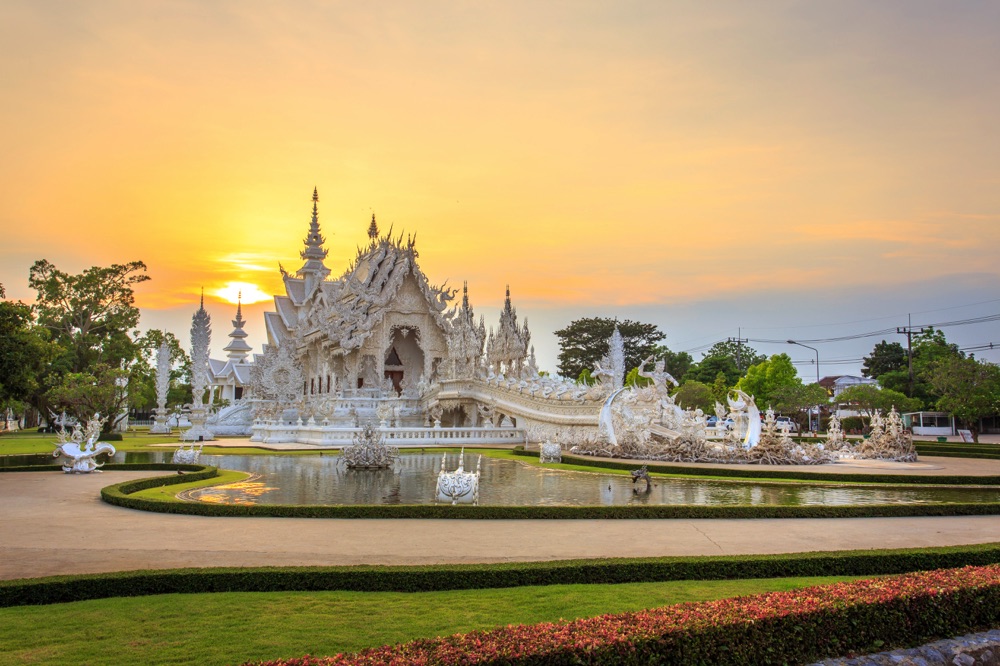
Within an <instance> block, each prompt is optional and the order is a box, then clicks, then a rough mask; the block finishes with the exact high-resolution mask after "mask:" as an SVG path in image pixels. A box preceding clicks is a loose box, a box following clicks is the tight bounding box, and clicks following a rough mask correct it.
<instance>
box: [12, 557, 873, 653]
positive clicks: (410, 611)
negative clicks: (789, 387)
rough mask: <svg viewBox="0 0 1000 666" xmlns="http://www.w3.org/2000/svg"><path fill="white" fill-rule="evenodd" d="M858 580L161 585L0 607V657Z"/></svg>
mask: <svg viewBox="0 0 1000 666" xmlns="http://www.w3.org/2000/svg"><path fill="white" fill-rule="evenodd" d="M842 580H854V578H847V577H838V578H834V577H822V578H778V579H754V580H735V581H679V582H669V583H630V584H623V585H554V586H547V587H522V588H508V589H494V590H461V591H450V592H419V593H395V592H273V593H270V592H267V593H219V594H183V595H178V594H169V595H162V596H152V597H141V598H135V599H132V598H115V599H100V600H95V601H83V602H76V603H70V604H57V605H51V606H38V607H19V608H5V609H0V664H187V663H192V662H197V663H199V664H239V663H241V662H243V661H248V660H261V659H275V658H278V657H294V656H301V655H304V654H313V655H331V654H335V653H337V652H347V651H350V652H353V651H356V650H360V649H362V648H365V647H373V646H378V645H385V644H391V643H397V642H401V641H407V640H412V639H415V638H432V637H435V636H440V635H450V634H454V633H464V632H468V631H472V630H474V629H487V628H490V627H496V626H502V625H506V624H525V623H535V622H543V621H551V620H558V619H560V618H563V619H572V618H578V617H591V616H595V615H601V614H604V613H618V612H623V611H629V610H640V609H644V608H655V607H658V606H665V605H669V604H675V603H682V602H686V601H705V600H710V599H722V598H727V597H732V596H742V595H746V594H756V593H759V592H767V591H776V590H788V589H794V588H798V587H806V586H810V585H819V584H823V583H829V582H836V581H842Z"/></svg>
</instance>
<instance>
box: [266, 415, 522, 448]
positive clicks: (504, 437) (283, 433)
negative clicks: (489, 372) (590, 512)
mask: <svg viewBox="0 0 1000 666" xmlns="http://www.w3.org/2000/svg"><path fill="white" fill-rule="evenodd" d="M360 432H361V428H337V427H332V426H322V425H305V424H304V425H297V424H289V423H281V422H280V421H256V422H254V425H253V435H252V436H251V437H250V441H251V442H261V443H265V444H280V443H292V442H295V443H299V444H312V445H315V446H335V447H342V446H348V445H350V444H351V443H352V442H353V441H354V436H355V435H356V434H357V433H360ZM379 432H381V433H382V436H383V437H384V439H385V442H386V444H391V445H393V446H464V445H466V444H520V443H523V442H524V441H525V436H526V435H525V431H524V430H522V429H520V428H470V427H462V428H440V427H438V428H422V427H399V428H388V427H386V428H379Z"/></svg>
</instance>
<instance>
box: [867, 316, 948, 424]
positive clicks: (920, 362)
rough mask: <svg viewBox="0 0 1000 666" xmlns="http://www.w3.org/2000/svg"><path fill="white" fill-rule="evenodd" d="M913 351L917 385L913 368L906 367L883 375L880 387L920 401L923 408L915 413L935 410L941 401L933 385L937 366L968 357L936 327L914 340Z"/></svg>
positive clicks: (929, 328) (880, 379)
mask: <svg viewBox="0 0 1000 666" xmlns="http://www.w3.org/2000/svg"><path fill="white" fill-rule="evenodd" d="M912 351H913V381H912V382H911V381H910V373H909V368H908V367H905V368H902V369H900V370H893V371H890V372H885V373H883V374H882V375H880V376H879V378H878V381H879V384H881V385H882V386H883V387H885V388H888V389H892V390H895V391H899V392H900V393H903V394H905V395H907V396H909V397H911V398H916V399H917V400H919V401H920V406H919V407H916V408H915V409H933V408H934V407H935V406H936V405H937V401H938V399H939V398H940V397H941V395H940V393H938V392H937V391H936V390H935V389H934V387H933V386H932V385H931V382H930V376H931V373H932V372H933V367H934V365H935V364H936V363H937V362H938V361H940V360H942V359H945V358H950V357H956V358H963V357H964V356H965V354H964V353H963V352H962V351H961V350H959V348H958V345H956V344H952V343H949V342H948V341H947V340H946V339H945V336H944V332H943V331H941V330H940V329H935V328H934V327H928V328H927V329H925V330H924V332H923V333H918V334H917V335H915V336H914V337H913V346H912Z"/></svg>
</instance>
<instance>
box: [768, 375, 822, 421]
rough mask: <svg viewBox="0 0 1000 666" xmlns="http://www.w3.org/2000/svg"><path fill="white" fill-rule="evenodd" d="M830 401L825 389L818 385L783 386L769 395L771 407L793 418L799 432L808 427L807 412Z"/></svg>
mask: <svg viewBox="0 0 1000 666" xmlns="http://www.w3.org/2000/svg"><path fill="white" fill-rule="evenodd" d="M829 400H830V396H829V394H828V393H827V392H826V389H825V388H823V387H822V386H820V385H819V384H815V383H814V384H803V383H801V382H799V383H797V384H794V383H790V384H783V385H781V386H778V387H776V388H775V389H774V391H772V393H771V407H773V408H774V409H775V410H776V411H778V412H780V413H782V414H788V415H790V416H793V417H794V418H795V421H796V423H798V425H799V430H800V431H801V430H806V429H808V427H809V423H808V422H809V410H811V409H812V408H813V407H816V406H817V405H818V406H820V407H822V406H823V405H825V404H827V403H828V402H829Z"/></svg>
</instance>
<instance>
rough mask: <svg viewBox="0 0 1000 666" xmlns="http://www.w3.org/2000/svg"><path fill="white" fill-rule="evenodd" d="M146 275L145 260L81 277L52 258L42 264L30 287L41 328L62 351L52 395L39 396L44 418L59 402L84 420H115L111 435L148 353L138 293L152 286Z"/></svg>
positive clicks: (32, 272)
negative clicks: (143, 344)
mask: <svg viewBox="0 0 1000 666" xmlns="http://www.w3.org/2000/svg"><path fill="white" fill-rule="evenodd" d="M145 271H146V265H145V264H144V263H142V262H141V261H132V262H129V263H127V264H113V265H111V266H110V267H107V268H104V267H100V266H94V267H92V268H88V269H87V270H85V271H84V272H83V273H80V274H79V275H71V274H69V273H65V272H63V271H60V270H58V269H57V268H56V267H55V266H53V265H52V264H51V263H49V262H48V261H46V260H44V259H40V260H39V261H36V262H35V263H34V265H33V266H32V267H31V270H30V272H29V277H28V284H29V285H30V286H31V287H32V288H33V289H34V290H35V291H36V292H37V294H38V297H37V300H36V303H35V312H36V314H37V317H38V324H39V325H40V326H43V327H44V328H46V329H47V330H48V331H49V332H50V334H51V335H52V339H53V341H54V342H55V343H56V344H57V345H58V346H59V348H60V349H61V351H60V353H59V354H58V355H57V356H56V358H55V359H54V361H53V363H52V371H53V376H54V379H53V381H51V384H50V385H51V388H50V389H49V390H48V391H47V392H46V393H45V394H44V395H42V396H40V397H39V401H38V404H37V406H38V407H39V410H40V411H43V413H44V410H45V409H46V408H47V407H48V406H49V403H51V404H52V405H54V406H56V407H58V408H60V409H66V410H67V411H73V413H74V414H76V415H77V416H78V417H80V418H83V417H89V416H92V413H91V414H84V413H82V412H81V411H80V410H90V409H92V408H93V409H94V410H95V411H100V413H101V414H102V415H104V416H106V417H108V419H107V421H106V422H105V424H104V430H105V432H109V431H110V430H112V429H113V428H114V426H115V425H116V424H117V422H118V421H120V418H121V417H122V416H123V415H124V414H125V407H126V405H127V396H128V395H129V394H130V393H131V390H132V389H135V390H136V391H138V390H139V385H138V383H137V379H138V378H137V377H135V376H133V370H136V367H135V366H136V361H137V360H138V359H139V356H140V353H141V349H140V346H139V344H138V343H137V340H138V339H139V333H138V331H134V329H135V328H136V326H138V324H139V309H138V308H137V307H135V294H134V292H133V287H134V286H135V285H137V284H139V283H142V282H145V281H146V280H148V279H149V276H147V275H146V274H145ZM88 392H89V393H90V394H91V395H87V393H88Z"/></svg>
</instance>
